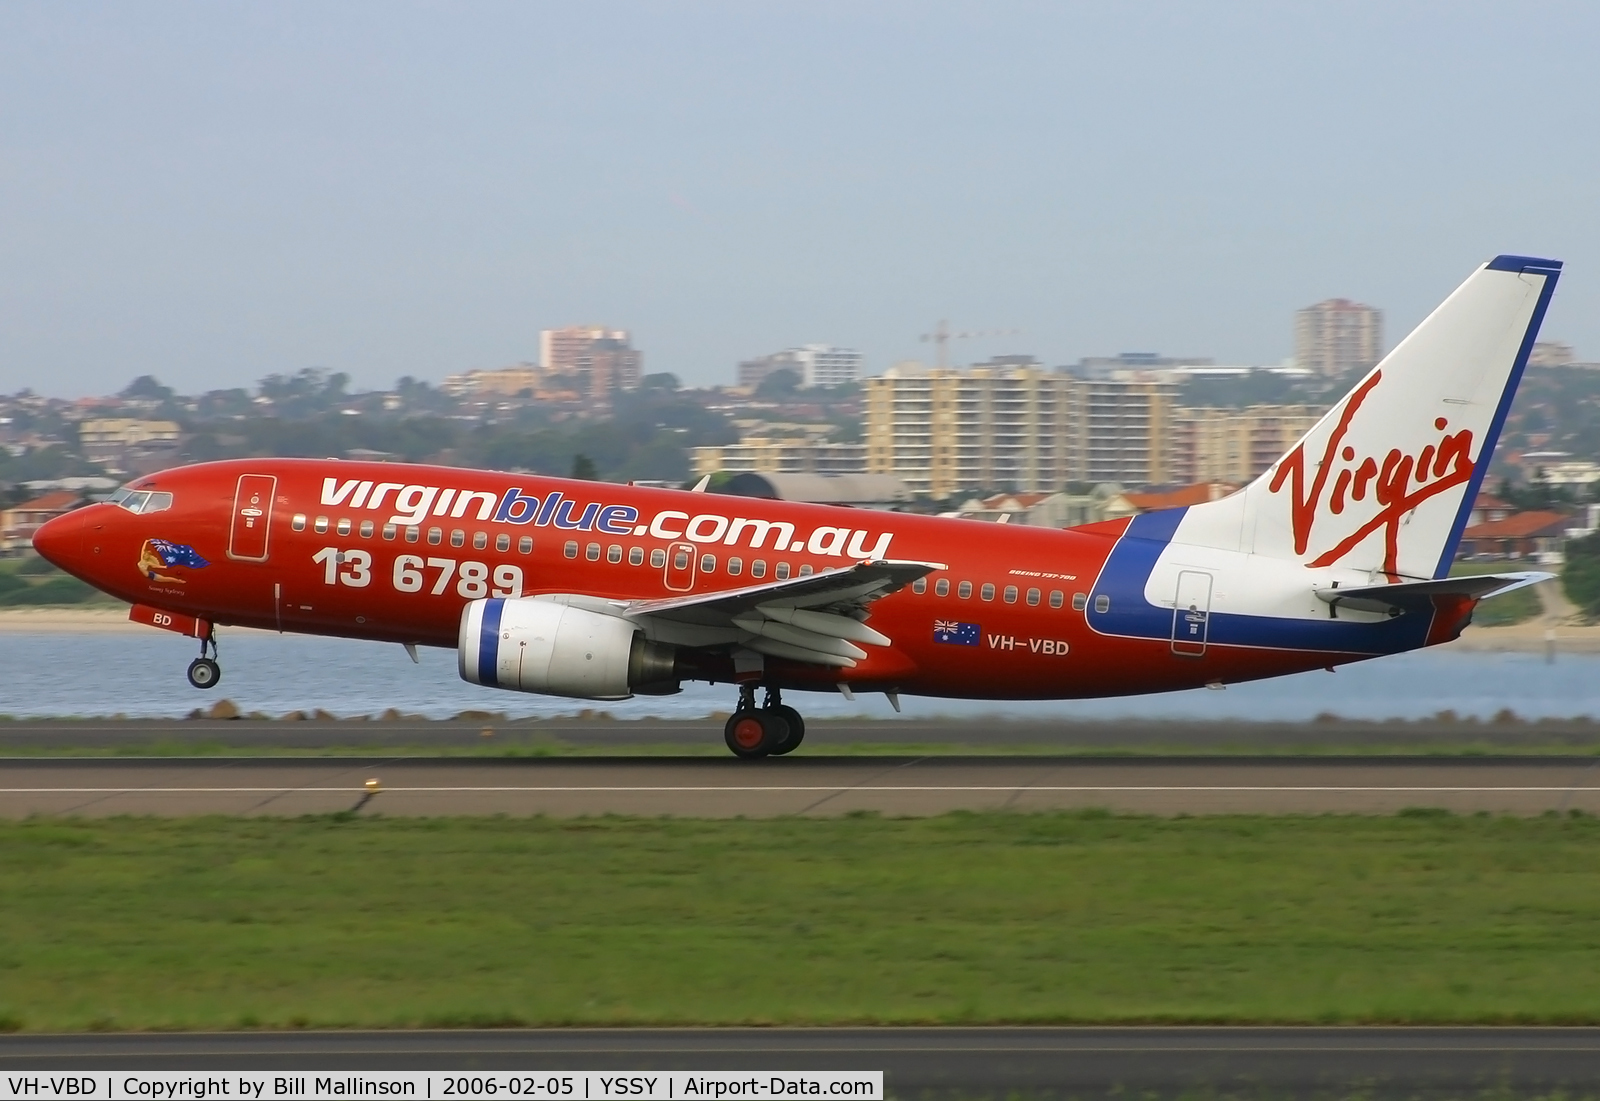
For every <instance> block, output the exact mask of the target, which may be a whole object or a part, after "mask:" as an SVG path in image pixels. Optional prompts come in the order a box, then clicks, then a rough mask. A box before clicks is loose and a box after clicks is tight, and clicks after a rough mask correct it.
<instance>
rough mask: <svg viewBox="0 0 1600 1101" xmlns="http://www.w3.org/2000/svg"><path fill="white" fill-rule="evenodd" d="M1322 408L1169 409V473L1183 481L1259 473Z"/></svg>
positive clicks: (1241, 478) (1240, 479) (1239, 478)
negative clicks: (1170, 411)
mask: <svg viewBox="0 0 1600 1101" xmlns="http://www.w3.org/2000/svg"><path fill="white" fill-rule="evenodd" d="M1322 413H1323V411H1322V410H1320V409H1316V408H1313V407H1311V406H1309V405H1252V406H1249V407H1247V408H1244V409H1214V408H1210V407H1200V408H1178V409H1175V410H1174V411H1173V416H1172V430H1171V435H1170V437H1169V439H1170V446H1169V448H1168V461H1167V468H1168V479H1169V480H1170V481H1172V482H1175V483H1178V484H1182V485H1193V484H1195V483H1198V482H1231V483H1233V484H1234V485H1244V484H1245V483H1247V482H1250V481H1253V480H1254V479H1256V478H1258V477H1260V476H1261V475H1262V474H1263V473H1264V472H1265V471H1266V470H1267V469H1268V468H1269V467H1271V466H1272V464H1273V463H1275V462H1277V461H1278V459H1280V458H1281V457H1282V456H1283V455H1284V454H1285V453H1286V452H1288V450H1289V449H1290V448H1291V447H1293V446H1294V445H1295V443H1296V442H1297V441H1298V440H1299V439H1300V437H1302V436H1304V435H1305V434H1306V433H1307V432H1309V431H1310V430H1311V428H1312V426H1313V425H1315V424H1316V423H1317V421H1318V420H1319V419H1320V418H1321V416H1322Z"/></svg>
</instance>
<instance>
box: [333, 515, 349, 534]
mask: <svg viewBox="0 0 1600 1101" xmlns="http://www.w3.org/2000/svg"><path fill="white" fill-rule="evenodd" d="M333 530H334V531H336V532H338V533H339V534H340V535H349V534H350V518H349V517H348V516H347V517H345V518H344V519H342V520H340V521H339V523H338V524H337V525H336V526H335V527H334V529H333Z"/></svg>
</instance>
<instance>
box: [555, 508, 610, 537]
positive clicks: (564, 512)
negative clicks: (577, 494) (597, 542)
mask: <svg viewBox="0 0 1600 1101" xmlns="http://www.w3.org/2000/svg"><path fill="white" fill-rule="evenodd" d="M576 503H577V502H576V501H562V502H561V507H560V508H558V509H556V527H558V528H567V529H568V530H575V531H590V530H593V528H594V518H595V514H596V513H598V512H599V511H600V506H599V505H585V506H583V515H582V516H581V517H579V518H578V519H577V520H574V519H573V518H572V506H573V505H574V504H576Z"/></svg>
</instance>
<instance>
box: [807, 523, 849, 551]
mask: <svg viewBox="0 0 1600 1101" xmlns="http://www.w3.org/2000/svg"><path fill="white" fill-rule="evenodd" d="M848 538H850V529H849V528H818V529H817V530H816V531H814V532H812V533H811V539H810V541H809V542H807V543H806V550H808V551H810V552H811V553H812V554H827V555H832V556H833V557H834V558H842V557H844V541H845V540H846V539H848Z"/></svg>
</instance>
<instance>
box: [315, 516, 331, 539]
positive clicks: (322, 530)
mask: <svg viewBox="0 0 1600 1101" xmlns="http://www.w3.org/2000/svg"><path fill="white" fill-rule="evenodd" d="M311 530H312V531H314V532H316V533H317V534H318V535H326V534H328V518H327V517H326V516H318V517H317V522H316V523H314V524H312V525H311Z"/></svg>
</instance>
